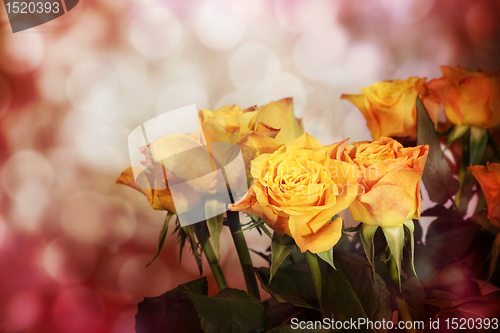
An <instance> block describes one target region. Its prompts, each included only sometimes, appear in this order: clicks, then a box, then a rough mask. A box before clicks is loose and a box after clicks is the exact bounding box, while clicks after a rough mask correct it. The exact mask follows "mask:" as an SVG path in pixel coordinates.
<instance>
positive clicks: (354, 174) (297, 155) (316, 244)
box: [231, 133, 360, 253]
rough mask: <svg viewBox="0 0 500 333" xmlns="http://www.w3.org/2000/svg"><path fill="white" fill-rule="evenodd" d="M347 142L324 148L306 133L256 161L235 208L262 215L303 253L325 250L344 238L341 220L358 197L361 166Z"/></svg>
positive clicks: (233, 208)
mask: <svg viewBox="0 0 500 333" xmlns="http://www.w3.org/2000/svg"><path fill="white" fill-rule="evenodd" d="M346 142H347V140H346V141H344V142H341V143H337V144H333V145H330V146H326V147H324V146H323V145H322V144H321V143H319V142H318V141H317V140H316V139H314V138H313V137H312V136H310V135H309V134H307V133H305V134H303V135H302V136H301V137H300V138H298V139H297V140H295V141H293V142H291V143H288V144H286V145H284V146H282V147H281V148H279V149H278V150H277V151H275V152H274V153H272V154H262V155H259V156H258V157H257V158H256V159H255V160H253V161H252V169H251V172H252V176H253V179H254V181H253V184H252V186H251V187H250V189H249V191H248V193H247V195H246V196H245V197H244V198H243V199H242V200H241V201H239V202H237V203H235V204H234V205H233V206H232V207H231V210H234V211H244V212H246V213H249V214H254V215H257V216H260V217H262V219H263V220H264V221H265V222H266V223H267V224H268V225H269V226H270V227H271V228H272V229H274V230H275V231H276V232H278V233H279V234H281V235H283V234H287V235H290V236H291V237H293V238H294V240H295V242H296V244H297V245H298V246H299V248H300V249H301V251H302V252H305V251H306V250H309V251H311V252H312V253H318V252H323V251H326V250H328V249H330V248H331V247H332V246H333V245H335V244H336V243H337V242H338V240H339V239H340V237H341V235H342V218H340V217H338V218H336V219H335V220H334V221H332V217H333V216H335V215H336V214H337V213H339V212H340V211H342V210H344V209H346V208H347V207H349V205H350V204H351V202H352V201H353V200H354V198H355V197H356V195H357V194H358V191H359V190H360V188H359V181H360V173H359V168H358V167H357V166H356V165H355V164H353V163H352V161H351V160H350V158H349V156H348V155H347V154H345V146H346Z"/></svg>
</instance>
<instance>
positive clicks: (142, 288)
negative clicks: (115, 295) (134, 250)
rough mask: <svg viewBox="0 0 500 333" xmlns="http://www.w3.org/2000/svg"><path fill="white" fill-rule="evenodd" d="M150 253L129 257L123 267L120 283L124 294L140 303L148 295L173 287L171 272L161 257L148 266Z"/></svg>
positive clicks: (159, 293) (154, 294) (132, 300)
mask: <svg viewBox="0 0 500 333" xmlns="http://www.w3.org/2000/svg"><path fill="white" fill-rule="evenodd" d="M151 259H152V257H151V256H150V255H143V256H134V257H131V258H129V259H128V260H127V261H126V262H125V263H124V264H123V266H122V267H121V269H120V273H119V278H118V284H119V286H120V289H121V291H122V293H123V295H124V296H125V297H126V298H127V299H129V300H130V301H131V302H134V303H138V302H140V301H142V300H143V298H144V297H145V296H146V297H152V296H158V295H161V294H162V293H164V292H165V290H169V289H170V288H171V287H173V286H172V285H171V280H170V277H171V276H172V275H171V272H169V270H168V268H167V267H166V266H165V264H164V263H163V261H162V260H161V259H160V258H156V259H155V261H154V262H153V263H152V264H151V265H150V266H148V267H147V268H146V265H147V264H148V262H150V261H151Z"/></svg>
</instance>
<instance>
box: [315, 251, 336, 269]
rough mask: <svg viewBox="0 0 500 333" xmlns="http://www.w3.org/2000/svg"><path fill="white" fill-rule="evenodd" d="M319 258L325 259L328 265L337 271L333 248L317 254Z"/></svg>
mask: <svg viewBox="0 0 500 333" xmlns="http://www.w3.org/2000/svg"><path fill="white" fill-rule="evenodd" d="M316 254H317V256H318V257H320V258H321V259H323V260H324V261H325V262H326V263H327V264H329V265H330V266H332V268H334V269H335V264H334V263H333V247H332V248H331V249H329V250H326V251H323V252H319V253H316Z"/></svg>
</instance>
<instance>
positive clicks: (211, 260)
mask: <svg viewBox="0 0 500 333" xmlns="http://www.w3.org/2000/svg"><path fill="white" fill-rule="evenodd" d="M201 250H202V251H203V253H205V257H206V258H207V261H208V264H209V265H210V269H211V270H212V274H213V275H214V278H215V282H217V287H219V290H222V289H225V288H227V283H226V278H225V277H224V273H222V269H221V268H220V265H219V261H218V260H217V256H216V255H215V252H214V249H213V248H212V245H211V244H210V238H209V237H203V239H202V240H201Z"/></svg>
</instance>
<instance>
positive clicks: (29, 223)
mask: <svg viewBox="0 0 500 333" xmlns="http://www.w3.org/2000/svg"><path fill="white" fill-rule="evenodd" d="M14 200H15V203H14V209H13V212H12V217H11V218H12V221H13V222H14V223H15V224H16V226H18V227H20V228H21V229H24V230H26V231H32V232H33V231H37V230H39V228H40V223H41V222H42V218H43V215H44V212H45V208H46V207H47V205H48V204H49V202H50V191H49V189H48V188H46V187H43V186H42V185H40V184H38V183H36V182H32V183H27V182H26V183H24V184H23V185H22V186H21V187H19V189H18V191H17V193H16V197H15V199H14Z"/></svg>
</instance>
